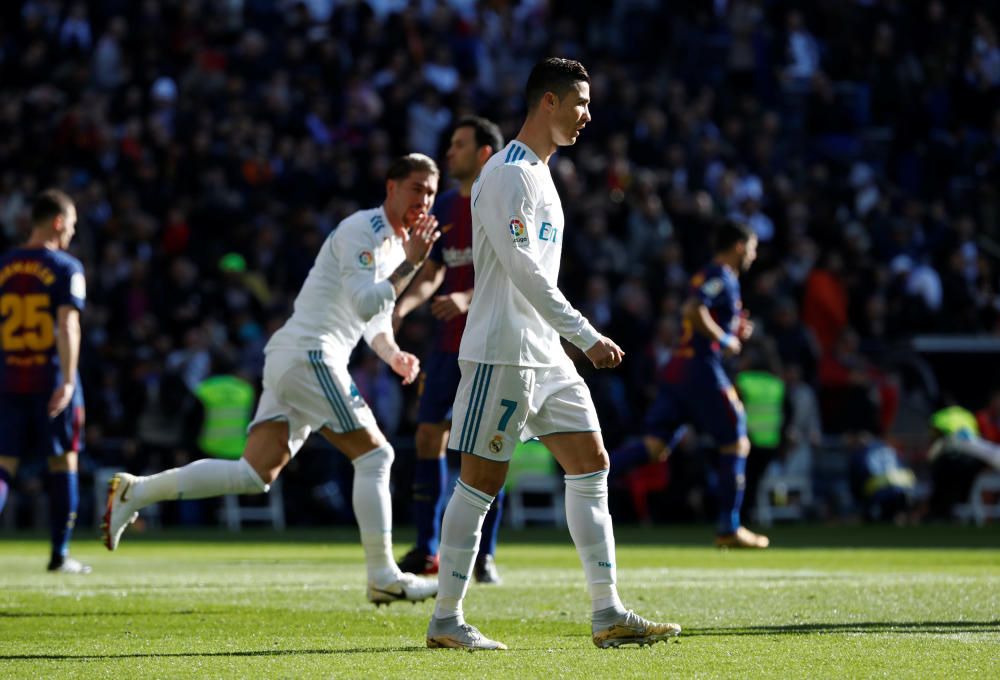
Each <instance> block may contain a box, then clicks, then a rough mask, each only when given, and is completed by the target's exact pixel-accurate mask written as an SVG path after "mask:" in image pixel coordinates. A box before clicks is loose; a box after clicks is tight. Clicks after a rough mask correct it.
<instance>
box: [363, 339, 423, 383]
mask: <svg viewBox="0 0 1000 680" xmlns="http://www.w3.org/2000/svg"><path fill="white" fill-rule="evenodd" d="M371 348H372V349H373V350H375V354H377V355H378V357H379V359H381V360H382V361H384V362H385V363H387V364H389V366H390V367H391V368H392V370H393V371H395V372H396V374H397V375H399V376H400V377H401V378H402V379H403V384H404V385H409V384H410V383H412V382H413V381H414V380H416V379H417V376H418V375H420V359H418V358H417V357H416V356H415V355H413V354H410V353H409V352H404V351H402V350H401V349H400V348H399V345H397V344H396V339H395V338H394V337H393V336H391V335H390V334H388V333H379V334H378V335H376V336H375V337H374V338H372V341H371Z"/></svg>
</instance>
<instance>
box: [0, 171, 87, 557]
mask: <svg viewBox="0 0 1000 680" xmlns="http://www.w3.org/2000/svg"><path fill="white" fill-rule="evenodd" d="M75 230H76V207H75V206H74V205H73V201H72V200H71V199H70V197H69V196H67V195H66V194H65V193H63V192H62V191H59V190H56V189H49V190H47V191H43V192H42V193H40V194H39V195H38V196H37V197H36V198H35V200H34V203H33V205H32V209H31V235H30V237H29V238H28V242H27V243H26V244H25V245H23V246H21V247H20V248H15V249H14V250H12V251H10V252H8V253H7V254H5V255H4V256H3V257H0V510H3V507H4V504H5V502H6V500H7V492H8V488H9V485H10V483H11V480H12V479H13V477H14V475H15V474H16V472H17V468H18V466H19V463H20V462H21V461H22V460H26V459H29V458H32V457H35V456H45V457H47V459H48V496H49V522H50V523H51V531H52V536H51V538H52V555H51V558H50V559H49V566H48V569H49V571H54V572H60V573H70V574H86V573H88V572H90V567H89V566H87V565H85V564H81V563H80V562H79V561H78V560H75V559H73V558H72V557H70V556H69V542H70V537H71V536H72V534H73V526H74V524H75V523H76V511H77V505H78V503H79V498H80V494H79V488H78V483H77V464H78V462H77V459H78V454H79V451H80V448H81V442H80V432H81V429H82V427H83V391H82V389H81V387H80V376H79V373H78V372H77V364H78V362H79V358H80V312H81V311H82V310H83V306H84V301H85V300H86V298H87V285H86V280H85V279H84V275H83V265H82V264H80V261H79V260H78V259H76V258H75V257H73V256H72V255H70V254H69V253H67V252H65V251H66V249H67V248H68V247H69V243H70V241H71V240H72V238H73V234H74V233H75Z"/></svg>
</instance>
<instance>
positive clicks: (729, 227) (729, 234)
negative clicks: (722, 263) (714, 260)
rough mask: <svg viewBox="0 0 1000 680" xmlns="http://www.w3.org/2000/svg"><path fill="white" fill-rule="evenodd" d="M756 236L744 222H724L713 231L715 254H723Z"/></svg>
mask: <svg viewBox="0 0 1000 680" xmlns="http://www.w3.org/2000/svg"><path fill="white" fill-rule="evenodd" d="M754 236H756V234H755V233H754V230H753V229H752V228H751V227H750V225H749V224H747V223H746V222H740V221H739V220H724V221H723V222H722V223H721V224H719V226H718V227H716V229H715V252H717V253H724V252H726V251H727V250H729V249H730V248H732V247H733V246H734V245H736V244H737V243H746V242H747V241H749V240H750V239H752V238H753V237H754Z"/></svg>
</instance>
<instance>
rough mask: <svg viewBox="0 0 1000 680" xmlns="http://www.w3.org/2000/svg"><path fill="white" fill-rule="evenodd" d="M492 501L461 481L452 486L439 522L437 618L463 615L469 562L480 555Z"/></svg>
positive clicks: (487, 495)
mask: <svg viewBox="0 0 1000 680" xmlns="http://www.w3.org/2000/svg"><path fill="white" fill-rule="evenodd" d="M493 498H494V497H493V496H490V495H489V494H487V493H485V492H483V491H480V490H479V489H475V488H473V487H471V486H469V485H468V484H466V483H465V482H463V481H462V480H461V479H460V480H458V482H457V483H456V484H455V492H454V493H453V494H452V495H451V500H449V501H448V507H447V508H445V511H444V519H442V521H441V546H440V548H439V553H438V554H439V556H440V566H439V567H438V594H437V602H436V604H435V606H434V616H435V617H436V618H439V619H446V618H448V617H451V616H462V600H463V599H464V598H465V593H466V591H467V590H468V589H469V578H470V577H471V576H472V563H473V562H475V560H476V553H478V552H479V538H480V537H481V536H482V528H483V519H485V518H486V513H487V512H489V510H490V506H491V505H493Z"/></svg>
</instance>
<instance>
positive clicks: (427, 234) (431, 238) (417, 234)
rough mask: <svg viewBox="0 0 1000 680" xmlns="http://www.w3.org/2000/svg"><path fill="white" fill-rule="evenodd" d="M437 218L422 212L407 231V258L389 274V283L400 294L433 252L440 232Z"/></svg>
mask: <svg viewBox="0 0 1000 680" xmlns="http://www.w3.org/2000/svg"><path fill="white" fill-rule="evenodd" d="M437 224H438V222H437V218H436V217H434V216H433V215H430V214H421V215H419V216H418V217H417V218H416V219H415V220H414V221H413V224H412V225H410V230H409V232H408V233H406V235H405V237H404V243H403V252H404V253H405V254H406V259H405V260H403V261H402V262H401V263H400V265H399V266H398V267H396V270H395V271H394V272H393V273H392V274H389V279H388V280H389V283H391V284H392V288H393V290H395V291H396V295H397V296H399V295H401V294H402V292H403V291H404V290H405V289H406V287H407V286H408V285H410V281H412V280H413V277H414V275H415V274H416V273H417V269H419V268H420V265H422V264H423V263H424V260H426V259H427V256H428V255H430V253H431V247H432V246H433V245H434V242H435V241H437V239H438V236H440V232H439V231H438V228H437Z"/></svg>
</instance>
